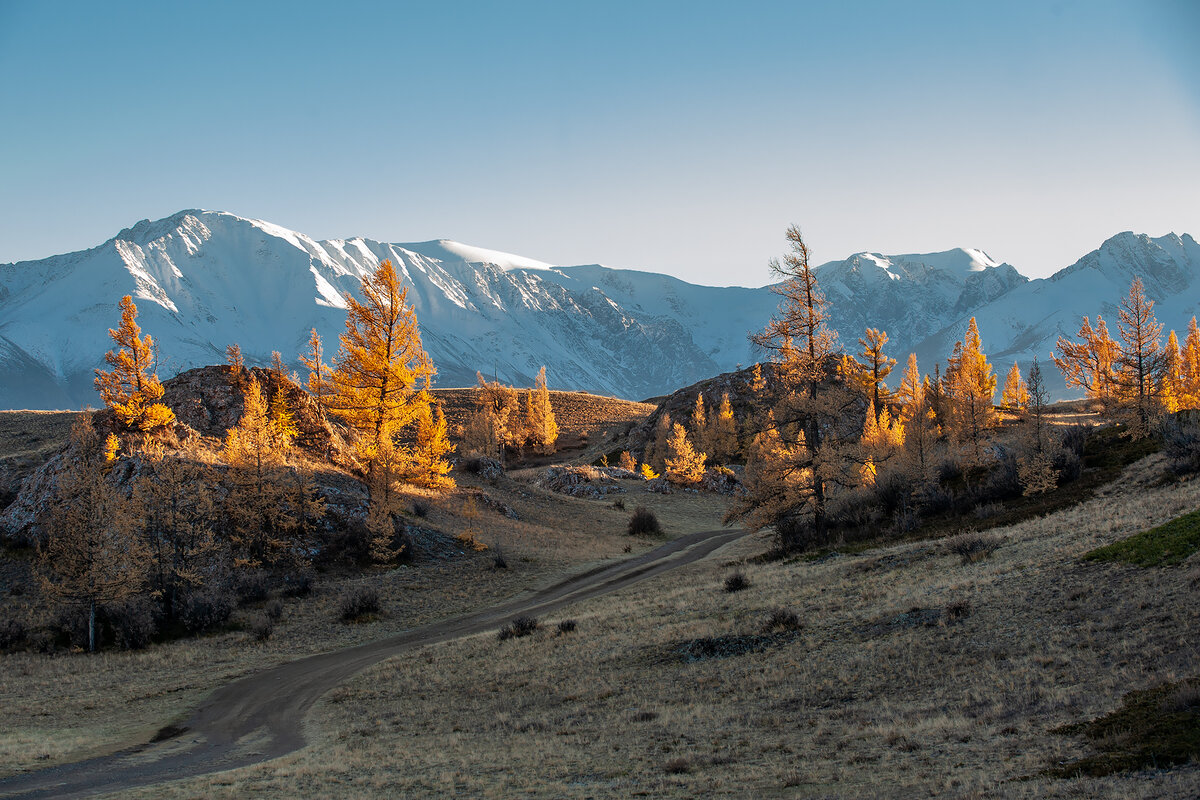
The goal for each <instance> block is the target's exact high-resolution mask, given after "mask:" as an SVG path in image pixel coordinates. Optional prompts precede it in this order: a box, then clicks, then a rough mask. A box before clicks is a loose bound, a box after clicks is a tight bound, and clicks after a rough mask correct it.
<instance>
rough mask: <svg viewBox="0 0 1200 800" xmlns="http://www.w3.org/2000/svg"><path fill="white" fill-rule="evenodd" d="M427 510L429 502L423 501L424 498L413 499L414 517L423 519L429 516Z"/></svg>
mask: <svg viewBox="0 0 1200 800" xmlns="http://www.w3.org/2000/svg"><path fill="white" fill-rule="evenodd" d="M429 510H430V509H429V503H427V502H425V501H424V500H413V502H412V513H413V516H414V517H419V518H420V519H424V518H425V517H427V516H429Z"/></svg>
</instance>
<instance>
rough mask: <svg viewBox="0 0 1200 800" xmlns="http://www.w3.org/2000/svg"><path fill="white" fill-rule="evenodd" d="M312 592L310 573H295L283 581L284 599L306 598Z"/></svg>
mask: <svg viewBox="0 0 1200 800" xmlns="http://www.w3.org/2000/svg"><path fill="white" fill-rule="evenodd" d="M312 590H313V576H312V573H311V572H297V573H295V574H293V575H288V576H287V577H286V578H284V579H283V590H282V591H283V596H284V597H308V596H309V595H310V594H312Z"/></svg>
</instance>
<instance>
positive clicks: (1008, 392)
mask: <svg viewBox="0 0 1200 800" xmlns="http://www.w3.org/2000/svg"><path fill="white" fill-rule="evenodd" d="M1000 405H1002V406H1005V407H1006V408H1010V409H1013V410H1014V411H1024V410H1025V407H1026V406H1027V405H1029V387H1028V386H1026V384H1025V380H1024V379H1023V378H1022V377H1021V368H1020V367H1019V366H1018V365H1017V362H1015V361H1014V362H1013V365H1012V368H1011V369H1009V371H1008V376H1007V377H1006V378H1005V379H1004V391H1002V392H1001V393H1000Z"/></svg>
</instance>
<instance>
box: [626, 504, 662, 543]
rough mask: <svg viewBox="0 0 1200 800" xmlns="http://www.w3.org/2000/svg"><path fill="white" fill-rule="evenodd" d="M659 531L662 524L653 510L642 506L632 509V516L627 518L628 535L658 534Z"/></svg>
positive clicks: (660, 531)
mask: <svg viewBox="0 0 1200 800" xmlns="http://www.w3.org/2000/svg"><path fill="white" fill-rule="evenodd" d="M661 533H662V525H660V524H659V522H658V517H657V516H655V514H654V512H653V511H651V510H650V509H648V508H646V507H644V506H638V507H637V508H635V509H634V510H633V516H632V517H630V518H629V535H630V536H658V535H659V534H661Z"/></svg>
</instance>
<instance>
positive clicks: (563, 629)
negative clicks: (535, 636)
mask: <svg viewBox="0 0 1200 800" xmlns="http://www.w3.org/2000/svg"><path fill="white" fill-rule="evenodd" d="M575 624H576V623H575V620H573V619H564V620H562V621H561V622H559V623H558V633H559V635H560V636H561V635H562V634H564V633H574V632H575Z"/></svg>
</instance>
